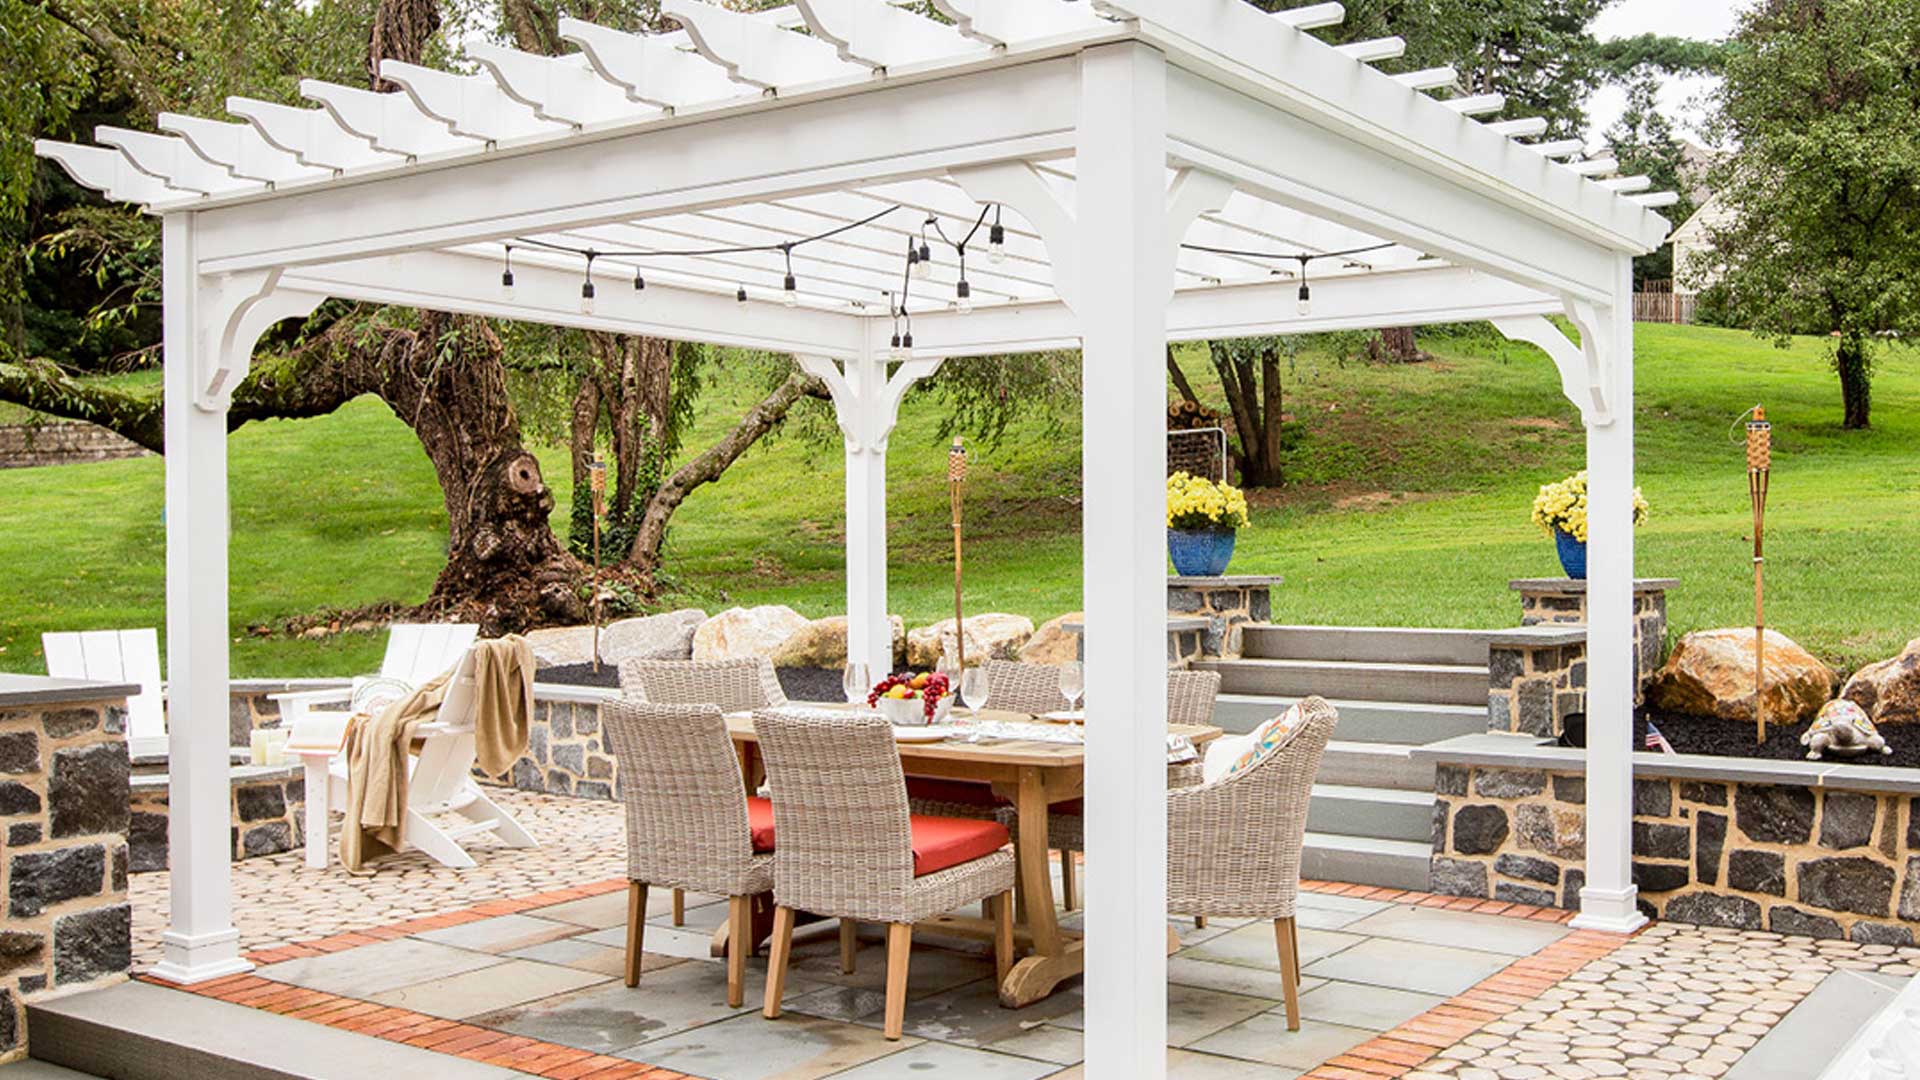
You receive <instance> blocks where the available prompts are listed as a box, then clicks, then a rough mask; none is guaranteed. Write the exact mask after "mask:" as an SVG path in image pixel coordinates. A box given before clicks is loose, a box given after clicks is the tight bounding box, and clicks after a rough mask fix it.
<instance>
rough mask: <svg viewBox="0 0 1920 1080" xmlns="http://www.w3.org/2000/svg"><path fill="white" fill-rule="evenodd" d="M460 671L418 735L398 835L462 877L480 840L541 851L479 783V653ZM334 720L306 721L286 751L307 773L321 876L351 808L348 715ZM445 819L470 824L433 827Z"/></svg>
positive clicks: (313, 854)
mask: <svg viewBox="0 0 1920 1080" xmlns="http://www.w3.org/2000/svg"><path fill="white" fill-rule="evenodd" d="M396 629H397V628H396ZM457 663H458V666H457V667H456V668H455V669H454V674H453V680H452V683H451V685H450V686H449V687H448V689H447V695H446V698H445V699H444V700H443V701H442V702H441V703H440V712H439V714H438V715H437V716H436V717H435V718H434V719H433V720H431V721H429V722H427V723H424V724H421V725H420V727H419V728H418V733H419V734H420V735H421V736H424V737H425V740H426V741H425V744H424V745H423V746H422V747H421V749H420V753H419V755H418V756H417V757H414V758H411V759H410V769H411V772H410V776H411V778H412V779H411V781H410V782H409V784H408V787H407V817H406V821H405V822H403V823H402V824H401V827H400V843H401V847H402V848H407V847H414V848H419V849H420V850H421V851H424V852H426V853H427V854H428V855H429V856H431V857H432V858H433V859H434V861H436V862H438V863H440V864H441V865H442V866H451V867H454V868H456V869H464V868H466V867H469V866H473V865H474V861H473V856H471V855H469V854H467V852H466V850H465V849H464V848H462V847H461V846H460V841H461V840H462V839H463V838H465V837H468V836H472V835H474V834H476V833H484V832H491V833H493V834H494V835H495V836H497V837H499V839H500V841H501V842H502V843H504V844H506V846H508V847H515V848H526V847H538V846H539V845H538V843H537V842H535V840H534V839H533V837H532V836H530V835H528V833H527V831H526V829H524V828H522V827H521V826H520V823H519V822H517V821H515V820H514V819H513V815H511V814H509V813H507V811H506V809H505V808H503V807H502V806H500V804H498V803H496V802H494V801H493V800H492V799H491V798H489V797H488V796H487V793H486V792H485V791H483V790H482V789H481V787H480V785H479V784H477V783H475V782H474V779H473V761H474V745H473V743H474V735H473V724H474V716H473V705H474V693H473V665H474V660H473V650H472V649H471V648H469V649H468V650H467V651H466V652H464V653H463V654H462V655H461V657H460V659H459V660H458V661H457ZM442 670H444V669H442ZM334 715H335V714H333V713H320V712H315V713H309V714H307V717H306V719H305V720H304V721H303V722H302V724H301V725H300V726H299V727H296V728H295V729H294V731H293V734H292V738H291V739H290V740H289V742H288V744H287V751H288V753H292V754H297V755H298V756H299V757H300V759H301V761H302V762H303V763H304V764H305V765H306V773H307V865H308V866H310V867H313V868H314V869H316V870H324V869H326V867H327V851H328V844H327V823H328V819H329V815H330V813H331V811H332V808H333V807H334V806H339V807H341V808H343V809H344V808H345V806H346V804H347V761H346V755H344V754H342V753H340V752H339V745H340V738H341V735H342V734H343V733H344V729H345V717H346V715H347V714H345V713H340V714H338V715H339V716H340V717H341V719H340V720H339V721H338V722H336V721H334V719H333V717H334ZM440 814H456V815H458V816H460V817H462V818H465V819H466V820H465V821H463V822H461V823H459V824H457V825H443V824H441V823H440V822H438V821H435V820H434V816H435V815H440Z"/></svg>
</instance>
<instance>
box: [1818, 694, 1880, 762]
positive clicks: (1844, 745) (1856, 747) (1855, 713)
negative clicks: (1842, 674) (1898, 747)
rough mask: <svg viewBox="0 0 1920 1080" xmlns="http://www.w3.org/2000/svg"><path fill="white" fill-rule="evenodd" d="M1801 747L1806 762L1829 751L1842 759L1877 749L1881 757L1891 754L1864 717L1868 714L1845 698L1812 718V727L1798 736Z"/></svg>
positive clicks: (1871, 724)
mask: <svg viewBox="0 0 1920 1080" xmlns="http://www.w3.org/2000/svg"><path fill="white" fill-rule="evenodd" d="M1800 745H1801V746H1804V747H1807V759H1808V760H1809V761H1819V760H1820V756H1821V755H1822V754H1824V753H1826V752H1827V751H1829V750H1831V751H1833V752H1834V753H1836V754H1840V755H1842V756H1844V757H1854V756H1857V755H1860V754H1864V753H1867V752H1868V751H1870V750H1878V751H1879V752H1880V753H1881V755H1882V756H1889V755H1891V754H1892V753H1893V747H1891V746H1888V745H1887V740H1886V737H1885V736H1883V735H1881V734H1880V729H1879V728H1877V727H1874V726H1873V721H1872V720H1870V719H1868V718H1867V711H1866V710H1865V709H1862V708H1861V707H1860V706H1858V705H1855V704H1854V703H1853V702H1851V701H1848V700H1847V699H1846V698H1841V699H1839V700H1837V701H1829V702H1827V703H1826V705H1824V706H1822V707H1821V709H1820V715H1818V716H1816V717H1814V718H1813V725H1812V726H1811V727H1809V728H1807V733H1806V734H1805V735H1802V736H1800Z"/></svg>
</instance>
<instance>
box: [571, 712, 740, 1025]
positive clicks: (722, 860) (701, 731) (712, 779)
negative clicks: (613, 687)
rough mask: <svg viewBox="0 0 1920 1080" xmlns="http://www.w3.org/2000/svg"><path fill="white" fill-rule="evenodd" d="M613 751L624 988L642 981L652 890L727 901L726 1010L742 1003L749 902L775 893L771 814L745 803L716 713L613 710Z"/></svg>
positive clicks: (607, 718)
mask: <svg viewBox="0 0 1920 1080" xmlns="http://www.w3.org/2000/svg"><path fill="white" fill-rule="evenodd" d="M600 722H601V725H602V726H603V727H604V728H605V729H606V740H607V747H608V748H609V749H611V750H612V751H613V756H614V760H615V761H616V762H617V763H618V766H619V791H620V801H621V802H622V803H624V804H625V805H626V809H627V959H626V977H627V985H628V986H635V985H638V983H639V981H640V952H641V946H642V945H643V944H644V935H645V933H646V911H647V888H648V887H649V886H670V887H672V888H673V889H674V890H675V897H676V900H677V899H678V896H679V893H680V891H681V890H685V889H692V890H694V891H695V892H706V893H718V894H719V895H721V896H725V897H726V898H727V1004H728V1005H730V1006H733V1007H735V1008H738V1007H739V1005H740V1003H741V1002H742V1000H743V999H744V995H745V992H746V991H745V986H746V972H747V955H748V954H749V953H751V952H752V951H753V928H752V922H753V919H752V913H753V897H755V896H758V895H761V894H763V893H767V892H771V891H772V890H773V867H774V857H773V854H772V851H773V807H772V804H770V803H768V801H767V800H765V799H759V798H749V797H748V796H747V795H746V788H745V786H744V785H743V784H742V783H741V779H740V761H739V758H737V757H736V756H735V755H734V749H733V740H732V739H731V738H729V737H728V735H727V726H726V721H725V720H724V719H723V718H722V717H721V715H720V710H719V708H718V707H716V706H713V705H656V704H651V703H648V702H640V701H616V702H608V703H607V704H606V705H604V706H602V707H601V710H600Z"/></svg>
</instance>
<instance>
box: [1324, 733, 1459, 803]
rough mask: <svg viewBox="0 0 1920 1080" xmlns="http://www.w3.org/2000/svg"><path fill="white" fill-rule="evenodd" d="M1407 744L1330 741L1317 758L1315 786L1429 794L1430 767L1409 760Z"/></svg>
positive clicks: (1431, 785)
mask: <svg viewBox="0 0 1920 1080" xmlns="http://www.w3.org/2000/svg"><path fill="white" fill-rule="evenodd" d="M1413 749H1414V747H1413V746H1412V745H1411V744H1408V743H1370V742H1348V741H1347V740H1345V739H1333V740H1330V741H1329V742H1328V743H1327V750H1326V753H1324V754H1322V755H1321V757H1320V771H1319V773H1317V774H1316V775H1315V776H1314V780H1315V782H1317V783H1322V784H1340V785H1345V786H1348V787H1371V788H1393V789H1395V790H1397V791H1417V792H1424V793H1426V794H1428V795H1432V794H1433V765H1432V764H1430V763H1429V764H1421V763H1419V762H1416V761H1414V760H1413V757H1412V751H1413Z"/></svg>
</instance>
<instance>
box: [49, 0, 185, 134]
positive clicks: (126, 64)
mask: <svg viewBox="0 0 1920 1080" xmlns="http://www.w3.org/2000/svg"><path fill="white" fill-rule="evenodd" d="M40 4H41V7H42V9H43V10H45V11H46V13H47V14H48V15H50V16H52V17H53V18H54V20H56V21H58V22H60V23H64V24H65V25H66V26H68V27H70V28H72V30H73V31H74V32H75V33H77V34H79V35H80V36H81V37H84V38H86V39H87V41H88V42H90V43H92V45H93V47H94V48H96V49H98V50H100V52H101V53H102V54H103V56H104V57H105V59H106V60H107V63H108V65H109V66H110V67H111V68H112V69H113V70H114V72H115V73H117V74H118V75H119V77H120V80H121V81H122V82H124V83H125V84H126V87H127V92H128V93H130V94H132V95H133V99H134V100H135V101H137V102H139V103H140V109H141V111H142V112H144V113H145V114H146V119H148V120H149V121H151V120H152V119H154V118H155V117H157V116H159V115H160V114H161V113H162V112H164V111H165V110H166V108H167V99H166V96H165V95H164V94H162V93H161V92H160V90H159V89H158V88H157V87H155V86H154V85H153V83H152V81H151V80H149V79H148V78H147V77H146V75H145V71H146V67H145V65H144V64H142V63H141V60H140V53H139V52H138V51H137V50H136V49H134V48H133V46H131V45H129V44H127V42H126V41H125V39H123V38H121V37H120V35H118V34H116V33H114V32H113V31H111V30H109V29H107V28H106V27H104V26H100V25H98V24H97V23H95V22H94V20H93V19H91V18H88V17H86V16H83V15H82V14H81V13H80V12H79V11H77V10H75V9H74V8H72V7H70V6H68V4H67V3H66V0H40Z"/></svg>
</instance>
